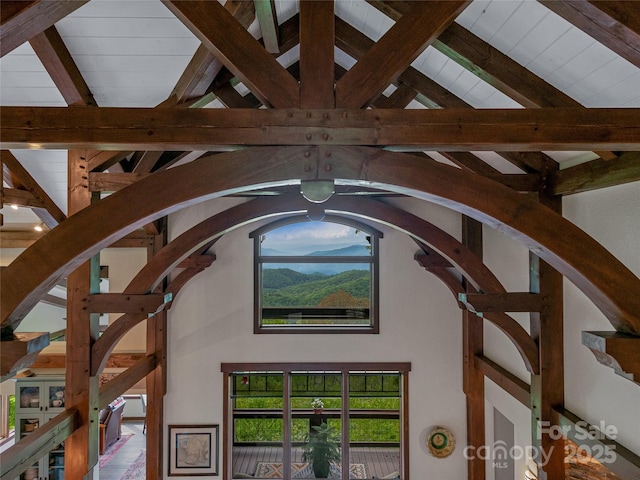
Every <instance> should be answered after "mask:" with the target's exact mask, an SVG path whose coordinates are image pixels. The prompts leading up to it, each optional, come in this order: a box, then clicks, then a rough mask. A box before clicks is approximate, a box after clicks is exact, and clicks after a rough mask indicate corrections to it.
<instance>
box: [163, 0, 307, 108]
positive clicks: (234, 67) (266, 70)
mask: <svg viewBox="0 0 640 480" xmlns="http://www.w3.org/2000/svg"><path fill="white" fill-rule="evenodd" d="M164 4H165V5H166V6H167V7H168V8H169V10H171V11H172V12H173V13H174V15H176V16H177V17H178V18H179V19H180V20H181V21H182V22H183V23H184V24H185V25H186V26H187V27H188V28H189V29H190V30H191V32H192V33H193V34H194V35H195V36H196V37H198V38H199V40H200V41H201V42H202V43H203V44H204V45H205V46H206V47H207V48H209V50H210V51H211V52H213V53H214V55H215V56H216V57H217V58H218V59H220V60H221V61H222V62H223V63H224V64H225V65H226V67H227V68H228V69H229V70H231V71H232V72H233V73H234V75H235V76H236V77H238V78H239V79H240V80H241V81H242V82H243V83H244V84H245V85H246V86H247V88H249V90H251V91H252V92H253V93H254V94H255V95H256V96H257V97H258V98H259V99H260V101H261V102H263V103H264V104H265V105H270V106H273V107H275V108H293V107H297V106H298V101H299V88H298V82H297V81H296V80H295V79H294V78H293V77H292V76H291V75H289V74H288V73H287V71H286V70H285V69H284V67H282V65H280V64H279V63H278V61H277V60H276V59H275V58H273V57H272V56H271V55H270V54H269V53H267V51H266V50H265V49H264V48H262V46H261V45H260V44H259V43H258V42H257V41H256V40H255V39H254V38H253V37H252V36H251V34H250V33H249V32H247V30H246V29H245V28H243V27H242V25H240V24H239V23H238V22H237V21H236V20H235V19H234V18H233V15H232V14H231V13H229V12H228V11H227V10H226V9H225V8H224V7H223V6H222V5H220V4H219V3H218V2H182V1H175V0H173V1H171V0H164Z"/></svg>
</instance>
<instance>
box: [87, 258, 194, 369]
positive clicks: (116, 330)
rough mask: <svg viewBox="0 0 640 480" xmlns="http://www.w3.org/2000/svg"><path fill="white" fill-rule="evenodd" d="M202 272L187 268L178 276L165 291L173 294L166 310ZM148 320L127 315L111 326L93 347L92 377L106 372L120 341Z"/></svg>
mask: <svg viewBox="0 0 640 480" xmlns="http://www.w3.org/2000/svg"><path fill="white" fill-rule="evenodd" d="M202 271H204V268H187V269H185V270H183V271H182V272H180V273H179V274H178V275H177V276H176V278H175V279H174V280H173V281H172V282H171V283H170V284H169V285H168V286H167V289H166V290H165V293H171V294H172V300H171V302H169V303H168V304H167V305H166V307H165V310H168V309H169V308H171V303H173V299H174V298H175V296H176V295H177V294H178V292H179V291H180V289H181V288H182V287H184V285H185V284H186V283H187V282H188V281H189V280H191V279H192V278H193V277H195V276H196V275H197V274H198V273H200V272H202ZM147 318H148V315H147V314H146V313H142V314H140V313H125V314H124V315H121V316H120V317H118V318H117V319H116V320H115V321H114V322H113V323H112V324H111V325H109V327H108V328H107V329H106V330H105V331H104V333H103V334H102V335H100V337H98V340H96V342H95V343H94V344H93V346H92V347H91V375H98V374H99V373H101V372H102V371H103V370H104V368H105V366H106V365H107V361H108V360H109V356H110V355H111V352H113V349H114V348H115V347H116V345H117V343H118V342H119V341H120V339H121V338H122V337H124V335H125V334H126V333H127V332H128V331H129V330H131V329H132V328H133V327H135V326H136V325H138V324H139V323H140V322H142V321H143V320H146V319H147Z"/></svg>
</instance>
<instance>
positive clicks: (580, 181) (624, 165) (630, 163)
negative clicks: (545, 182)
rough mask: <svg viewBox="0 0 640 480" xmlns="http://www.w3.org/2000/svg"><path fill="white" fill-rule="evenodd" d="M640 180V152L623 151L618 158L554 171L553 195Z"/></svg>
mask: <svg viewBox="0 0 640 480" xmlns="http://www.w3.org/2000/svg"><path fill="white" fill-rule="evenodd" d="M639 180H640V152H623V153H622V154H621V155H620V157H619V158H618V159H617V160H611V161H605V160H602V159H596V160H592V161H590V162H585V163H581V164H579V165H575V166H573V167H569V168H565V169H563V170H558V171H556V172H553V174H552V176H551V178H550V179H549V185H550V189H551V190H550V194H551V195H573V194H574V193H580V192H588V191H589V190H596V189H598V188H606V187H611V186H614V185H621V184H624V183H630V182H637V181H639Z"/></svg>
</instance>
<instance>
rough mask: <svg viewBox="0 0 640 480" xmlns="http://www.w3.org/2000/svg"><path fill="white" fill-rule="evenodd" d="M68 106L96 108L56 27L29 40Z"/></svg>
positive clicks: (87, 87)
mask: <svg viewBox="0 0 640 480" xmlns="http://www.w3.org/2000/svg"><path fill="white" fill-rule="evenodd" d="M29 43H30V44H31V46H32V47H33V50H34V52H35V53H36V55H37V56H38V58H39V59H40V61H41V62H42V65H43V66H44V68H45V69H46V70H47V72H48V73H49V76H50V77H51V80H53V83H55V85H56V87H57V88H58V90H59V91H60V93H61V94H62V97H63V98H64V100H65V102H66V103H67V105H74V106H78V105H81V106H96V101H95V100H94V98H93V94H92V93H91V90H90V89H89V86H88V85H87V83H86V82H85V81H84V78H83V77H82V74H81V73H80V70H79V69H78V66H77V65H76V63H75V61H74V60H73V58H72V57H71V54H70V53H69V50H68V49H67V47H66V45H65V44H64V41H63V40H62V38H61V37H60V34H59V33H58V30H57V29H56V27H55V26H52V27H49V28H48V29H46V30H45V31H44V32H42V33H40V34H38V35H36V36H35V37H33V38H31V39H30V40H29Z"/></svg>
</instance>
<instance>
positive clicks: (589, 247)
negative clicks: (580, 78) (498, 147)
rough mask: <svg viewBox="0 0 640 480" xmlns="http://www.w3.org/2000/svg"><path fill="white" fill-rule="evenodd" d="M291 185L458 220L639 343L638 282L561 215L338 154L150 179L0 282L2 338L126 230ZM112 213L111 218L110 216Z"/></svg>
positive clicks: (279, 152) (194, 165)
mask: <svg viewBox="0 0 640 480" xmlns="http://www.w3.org/2000/svg"><path fill="white" fill-rule="evenodd" d="M305 154H306V155H305ZM300 179H306V180H314V179H336V180H337V181H338V183H344V184H351V185H362V186H368V187H373V188H379V189H385V190H390V191H394V192H398V193H403V194H407V195H411V196H413V197H416V198H420V199H423V200H426V201H430V202H434V203H437V204H440V205H443V206H446V207H448V208H451V209H453V210H456V211H458V212H460V213H464V214H465V215H468V216H469V217H471V218H474V219H476V220H478V221H480V222H482V223H485V224H487V225H489V226H491V227H493V228H495V229H498V230H500V231H503V232H505V233H507V234H508V235H510V236H511V237H512V238H514V239H516V240H519V241H521V242H522V243H524V244H525V245H526V246H527V247H528V248H529V249H530V250H531V251H533V252H534V253H535V254H536V255H538V256H539V257H540V258H542V259H544V260H545V261H547V262H548V263H549V264H550V265H552V266H553V267H554V268H556V269H557V270H558V271H559V272H561V273H562V274H563V275H565V276H566V277H567V278H568V279H570V280H571V281H572V282H573V283H574V284H575V285H576V286H577V287H578V288H579V289H580V290H581V291H582V292H583V293H585V294H586V295H587V296H588V297H589V298H591V300H592V301H593V302H594V304H595V305H596V306H597V307H598V308H599V309H600V310H601V311H602V312H603V314H604V315H605V316H606V317H607V318H608V319H609V321H610V322H611V323H612V324H613V326H614V327H615V328H616V329H617V330H618V331H622V332H629V333H634V334H639V333H640V315H639V314H638V312H640V295H638V292H640V279H638V278H637V277H636V276H635V275H634V274H633V273H632V272H631V271H630V270H629V269H628V268H627V267H625V266H624V265H623V264H622V263H621V262H620V261H619V260H618V259H617V258H615V257H614V256H613V255H612V254H611V253H610V252H608V251H607V250H606V249H605V248H604V247H603V246H602V245H600V244H599V243H598V242H596V241H595V240H594V239H593V238H591V237H590V236H589V235H587V234H586V233H585V232H584V231H582V230H581V229H579V228H578V227H577V226H575V225H573V224H572V223H571V222H569V221H568V220H566V219H564V218H563V217H562V216H561V215H559V214H557V213H555V212H553V211H552V210H551V209H549V208H547V207H544V206H543V205H541V204H540V203H538V202H536V201H534V200H532V199H530V198H528V197H525V196H523V195H520V194H518V193H516V192H514V191H512V190H510V189H509V188H507V187H504V186H502V185H499V184H497V183H496V182H493V181H491V180H489V179H485V178H482V177H481V176H479V175H474V174H472V173H469V172H465V171H463V170H460V169H456V168H454V167H450V166H448V165H444V164H440V163H437V162H435V161H433V162H431V161H427V160H425V159H423V158H417V157H414V156H412V155H409V154H402V153H395V152H388V151H384V150H379V149H374V148H369V147H340V146H331V147H254V148H250V149H246V150H240V151H235V152H226V153H221V154H218V155H216V158H215V161H210V157H202V158H200V159H198V160H196V161H194V162H191V163H188V164H186V165H182V166H180V167H176V168H173V169H171V170H167V171H164V172H158V173H156V174H154V175H151V176H149V177H147V178H145V179H143V180H140V181H139V182H137V183H135V184H134V185H131V186H130V187H127V188H124V189H122V190H120V191H118V192H116V193H114V194H113V195H111V196H109V197H108V198H106V199H104V200H102V201H100V202H98V203H96V204H94V205H92V206H90V207H88V208H86V209H84V210H82V211H80V212H78V213H77V214H75V215H73V217H71V218H70V219H68V220H67V221H66V222H63V223H62V224H61V225H59V226H58V227H57V228H55V229H53V230H52V231H51V232H49V233H48V234H47V235H45V236H44V237H42V238H41V239H40V240H38V241H37V242H36V243H35V244H33V245H32V246H31V247H30V248H29V249H27V250H26V251H25V252H23V253H22V254H21V255H20V256H19V257H18V258H16V260H14V261H13V262H12V263H11V264H10V265H9V266H8V267H7V268H6V269H5V271H4V272H3V277H4V278H3V280H4V281H3V282H2V286H1V288H0V293H1V294H2V311H1V312H0V320H1V322H2V327H3V332H4V333H9V332H13V330H14V327H15V326H16V325H17V324H18V323H19V322H20V320H21V319H22V318H23V317H24V315H26V313H27V312H28V311H29V310H30V309H31V308H32V307H33V305H35V303H36V302H37V301H38V299H39V298H40V297H41V296H42V295H44V294H45V293H46V291H47V290H48V289H49V288H50V287H51V286H52V285H53V283H54V282H55V280H56V279H57V278H58V277H60V276H61V275H62V274H64V273H66V272H68V271H71V270H73V269H74V268H75V267H77V266H78V265H79V264H81V263H82V262H83V261H86V260H87V259H88V258H90V257H91V255H93V254H95V253H97V252H98V251H100V250H101V249H102V248H105V247H106V246H108V245H109V244H110V243H112V242H113V241H115V240H117V239H118V238H120V237H122V236H124V235H126V234H128V233H130V232H131V231H133V230H135V229H136V228H139V227H141V226H143V225H145V224H147V223H149V222H150V221H152V220H155V219H157V218H159V217H161V216H164V215H167V214H169V213H171V212H174V211H177V210H179V209H181V208H183V207H186V206H189V205H192V204H195V203H198V202H201V201H204V200H207V199H210V198H214V197H217V196H222V195H225V194H229V193H233V192H240V191H246V190H249V189H255V188H257V187H268V186H273V185H288V184H296V183H298V182H299V180H300ZM176 185H180V188H175V186H176ZM149 199H152V200H151V201H150V200H149ZM130 205H136V206H137V208H136V209H131V208H129V207H130ZM114 211H117V212H119V215H110V213H112V212H114ZM98 219H99V221H98ZM557 232H563V235H558V234H557ZM578 247H579V248H578ZM585 252H587V253H588V254H585Z"/></svg>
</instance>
